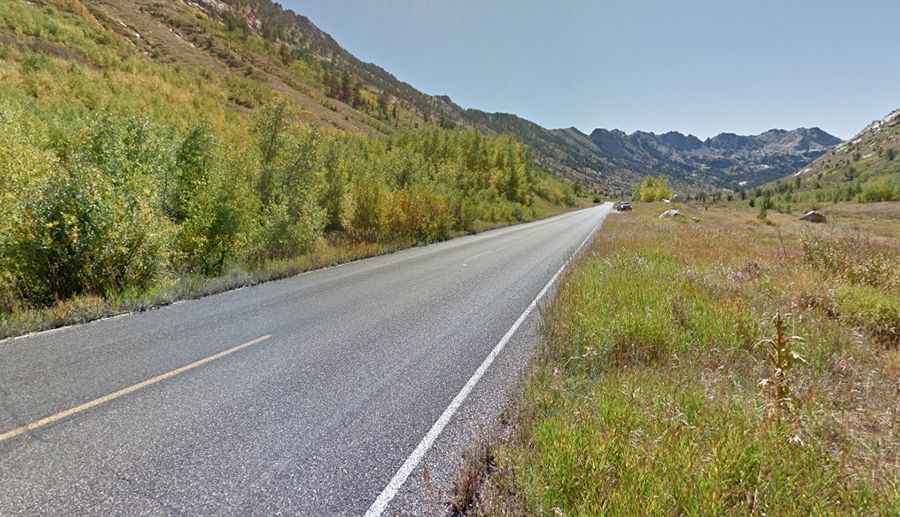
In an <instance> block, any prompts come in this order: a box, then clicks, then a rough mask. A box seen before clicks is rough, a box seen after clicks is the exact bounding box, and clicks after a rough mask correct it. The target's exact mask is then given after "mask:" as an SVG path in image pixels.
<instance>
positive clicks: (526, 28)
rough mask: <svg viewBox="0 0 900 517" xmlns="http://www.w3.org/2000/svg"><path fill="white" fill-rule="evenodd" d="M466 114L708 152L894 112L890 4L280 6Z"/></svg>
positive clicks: (889, 0) (343, 1)
mask: <svg viewBox="0 0 900 517" xmlns="http://www.w3.org/2000/svg"><path fill="white" fill-rule="evenodd" d="M282 4H283V5H284V6H285V7H290V8H292V9H294V10H295V11H297V12H299V13H301V14H304V15H306V16H308V17H309V18H310V19H312V21H313V22H314V23H316V24H317V25H318V26H319V27H320V28H322V29H323V30H325V31H326V32H328V33H330V34H331V35H332V36H334V37H335V39H337V40H338V42H339V43H341V44H342V45H343V46H344V47H345V48H346V49H348V50H349V51H350V52H352V53H353V54H355V55H356V56H357V57H359V58H360V59H362V60H364V61H370V62H374V63H376V64H379V65H381V66H382V67H384V68H385V69H387V70H388V71H389V72H391V73H393V74H394V75H396V76H397V77H399V78H400V79H402V80H405V81H407V82H409V83H411V84H412V85H413V86H415V87H417V88H418V89H420V90H422V91H424V92H426V93H430V94H446V95H449V96H450V97H452V98H453V100H455V101H456V102H457V103H459V104H461V105H462V106H464V107H473V108H479V109H483V110H486V111H502V112H509V113H516V114H518V115H521V116H524V117H526V118H529V119H531V120H534V121H535V122H538V123H539V124H541V125H544V126H547V127H569V126H575V127H577V128H579V129H582V130H584V131H590V130H592V129H593V128H596V127H605V128H620V129H623V130H626V131H628V132H631V131H634V130H637V129H641V130H645V131H655V132H664V131H668V130H678V131H682V132H685V133H693V134H695V135H697V136H700V137H707V136H711V135H714V134H716V133H719V132H722V131H730V132H736V133H758V132H761V131H764V130H766V129H769V128H773V127H780V128H789V129H790V128H794V127H799V126H820V127H822V128H823V129H825V130H826V131H829V132H831V133H833V134H835V135H837V136H839V137H842V138H847V137H850V136H852V135H853V134H855V133H856V132H857V131H859V130H860V129H862V128H863V127H864V126H865V125H866V124H867V123H868V122H870V121H871V120H873V119H875V118H880V117H882V116H884V115H885V114H887V113H888V112H889V111H891V110H893V109H896V108H900V0H855V1H854V0H840V1H833V0H802V1H791V0H777V1H776V0H772V1H762V0H742V1H732V0H685V1H675V0H655V1H651V0H646V1H641V0H630V1H629V0H603V1H601V0H558V1H551V0H444V1H439V0H282Z"/></svg>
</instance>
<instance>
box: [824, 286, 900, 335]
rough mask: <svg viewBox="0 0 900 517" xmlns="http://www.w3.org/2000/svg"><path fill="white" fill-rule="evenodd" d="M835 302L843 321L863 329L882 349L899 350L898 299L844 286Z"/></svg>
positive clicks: (874, 289)
mask: <svg viewBox="0 0 900 517" xmlns="http://www.w3.org/2000/svg"><path fill="white" fill-rule="evenodd" d="M835 300H836V301H837V304H838V308H839V311H840V317H841V319H842V320H843V321H845V322H847V323H848V324H850V325H855V326H859V327H862V328H863V329H864V330H866V331H867V332H868V333H869V334H870V335H871V336H872V337H874V338H875V339H876V341H878V342H879V343H881V344H883V345H884V346H887V347H893V348H896V347H898V346H900V296H897V294H895V293H889V292H885V291H884V290H883V289H879V288H878V287H876V286H871V285H844V286H841V287H839V288H838V289H837V290H836V292H835Z"/></svg>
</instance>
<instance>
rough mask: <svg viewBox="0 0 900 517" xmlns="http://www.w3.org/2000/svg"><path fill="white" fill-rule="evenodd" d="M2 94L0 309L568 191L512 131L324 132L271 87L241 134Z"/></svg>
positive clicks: (495, 216)
mask: <svg viewBox="0 0 900 517" xmlns="http://www.w3.org/2000/svg"><path fill="white" fill-rule="evenodd" d="M22 115H23V112H22V109H21V108H16V107H15V106H11V105H6V106H3V105H0V199H2V200H3V203H2V207H0V310H7V311H8V310H12V309H13V308H14V307H16V306H21V305H23V304H24V305H28V306H46V305H51V304H53V303H54V302H56V301H59V300H63V299H66V298H70V297H72V296H76V295H80V294H97V295H101V296H108V295H110V294H113V293H120V292H124V291H128V290H141V289H147V288H148V287H150V286H152V285H153V284H154V283H155V282H158V281H159V280H160V279H161V278H166V277H172V276H177V275H203V276H215V275H220V274H222V273H223V272H225V271H226V270H227V268H229V267H230V266H232V265H236V264H237V265H241V266H242V267H248V268H253V267H259V266H260V265H262V264H265V263H266V262H267V261H273V260H284V259H290V258H292V257H297V256H301V255H303V254H305V253H309V252H310V251H311V250H313V249H315V248H316V246H318V245H319V244H320V243H321V242H322V240H323V239H325V238H328V237H329V236H340V237H341V238H343V239H349V240H352V241H362V242H394V241H406V242H430V241H436V240H440V239H446V238H448V237H449V236H451V235H452V234H454V233H456V232H467V231H471V230H473V229H475V228H476V227H477V225H479V224H490V223H509V222H515V221H524V220H527V219H529V218H532V217H534V215H535V211H534V206H533V205H534V202H535V200H536V199H537V198H538V197H541V198H544V199H545V200H547V201H548V202H549V203H554V204H566V203H568V204H574V194H573V190H572V188H571V186H570V185H567V184H563V183H561V182H560V181H559V180H556V179H553V178H551V177H549V176H548V175H547V174H546V173H545V172H543V171H542V170H540V169H539V168H538V167H537V166H536V165H535V163H534V161H533V159H532V157H531V154H530V152H529V150H528V149H527V148H526V147H525V146H524V145H522V144H521V143H519V142H518V141H517V140H515V139H514V138H513V137H511V136H506V135H499V136H486V135H483V134H481V133H479V132H478V131H475V130H462V129H457V130H446V129H441V128H437V127H428V128H424V129H417V130H408V131H398V132H396V133H394V134H393V135H391V136H389V137H384V138H382V137H372V136H366V135H351V134H343V133H329V132H325V131H321V130H319V129H316V128H313V127H309V126H307V125H304V124H302V123H300V122H298V117H297V114H296V113H294V112H293V110H292V108H291V107H290V106H289V105H288V104H286V103H283V102H278V101H276V102H272V103H270V104H268V105H266V106H264V107H263V108H261V109H259V110H258V111H257V112H256V113H255V115H254V117H255V118H254V120H255V124H254V125H253V128H252V131H251V134H249V135H247V138H246V140H245V142H243V143H242V144H240V145H236V144H235V142H230V143H228V144H225V143H224V142H223V141H222V140H221V139H220V138H219V136H218V135H217V133H216V132H215V131H214V130H213V129H211V128H210V126H208V125H206V124H203V123H200V124H197V125H195V126H194V127H191V128H188V129H186V130H180V129H177V128H174V127H169V126H166V125H164V124H161V123H159V122H153V121H150V120H149V119H144V118H142V117H140V116H134V115H129V114H121V113H115V112H110V111H100V112H96V113H93V114H90V115H86V116H85V118H84V119H82V120H79V121H77V123H75V124H74V125H73V127H71V128H70V130H67V131H64V132H63V131H53V130H51V129H52V128H50V129H48V128H41V127H35V125H34V124H33V123H31V121H30V119H28V117H25V116H22Z"/></svg>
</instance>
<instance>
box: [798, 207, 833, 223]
mask: <svg viewBox="0 0 900 517" xmlns="http://www.w3.org/2000/svg"><path fill="white" fill-rule="evenodd" d="M800 220H801V221H806V222H808V223H824V222H826V221H827V220H828V219H827V218H826V217H825V214H823V213H822V212H819V211H818V210H810V211H809V212H806V213H805V214H803V215H801V216H800Z"/></svg>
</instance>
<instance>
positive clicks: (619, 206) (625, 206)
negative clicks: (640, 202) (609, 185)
mask: <svg viewBox="0 0 900 517" xmlns="http://www.w3.org/2000/svg"><path fill="white" fill-rule="evenodd" d="M615 209H616V210H618V211H619V212H625V211H626V210H631V203H629V202H628V201H619V202H618V203H616V204H615Z"/></svg>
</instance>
